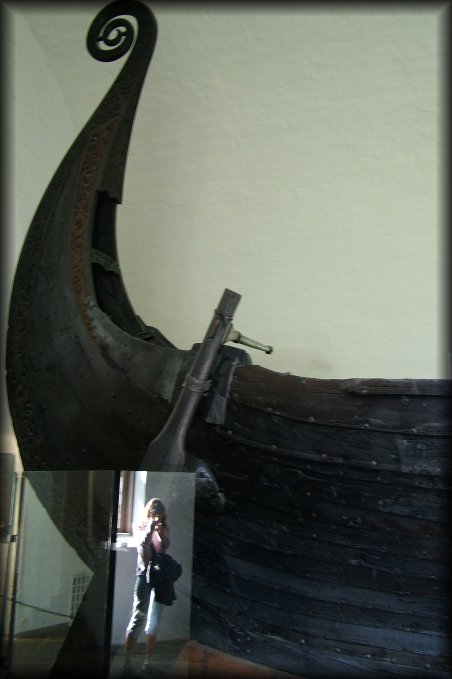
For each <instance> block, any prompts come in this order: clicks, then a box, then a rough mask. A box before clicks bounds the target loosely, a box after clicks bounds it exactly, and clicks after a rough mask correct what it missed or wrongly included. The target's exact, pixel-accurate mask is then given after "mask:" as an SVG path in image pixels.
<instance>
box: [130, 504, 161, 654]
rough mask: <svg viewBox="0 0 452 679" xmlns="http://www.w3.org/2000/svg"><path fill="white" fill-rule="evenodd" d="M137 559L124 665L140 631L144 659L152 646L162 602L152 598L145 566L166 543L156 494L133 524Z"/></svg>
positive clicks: (152, 648)
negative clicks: (143, 632) (136, 522)
mask: <svg viewBox="0 0 452 679" xmlns="http://www.w3.org/2000/svg"><path fill="white" fill-rule="evenodd" d="M134 536H135V538H136V542H137V550H138V560H137V571H136V581H135V589H134V596H133V611H132V616H131V618H130V622H129V624H128V626H127V631H126V643H125V650H126V666H127V664H128V659H129V658H130V652H131V651H132V650H133V648H134V647H135V644H136V642H137V640H138V637H139V636H140V633H141V632H142V630H143V628H144V631H145V634H146V662H145V665H146V664H147V662H148V661H149V660H150V658H151V655H152V652H153V650H154V646H155V640H156V636H157V626H158V622H159V619H160V614H161V612H162V609H163V604H161V603H159V602H158V601H155V591H154V590H153V589H152V587H151V586H150V585H149V584H148V583H147V581H146V570H147V567H148V565H149V563H150V561H152V559H153V558H154V556H155V555H156V554H164V553H165V551H166V550H167V549H168V547H169V527H168V522H167V520H166V511H165V507H164V504H163V502H162V501H161V500H160V499H159V498H152V500H149V502H148V503H147V504H146V506H145V508H144V517H143V521H142V522H141V523H140V524H137V525H134Z"/></svg>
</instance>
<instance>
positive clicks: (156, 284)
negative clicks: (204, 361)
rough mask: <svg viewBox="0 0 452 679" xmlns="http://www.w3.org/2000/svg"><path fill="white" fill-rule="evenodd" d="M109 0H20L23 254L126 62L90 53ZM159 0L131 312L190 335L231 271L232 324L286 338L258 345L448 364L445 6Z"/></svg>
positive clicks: (426, 373) (397, 366) (393, 362)
mask: <svg viewBox="0 0 452 679" xmlns="http://www.w3.org/2000/svg"><path fill="white" fill-rule="evenodd" d="M98 6H99V7H100V5H98V4H96V5H93V6H91V5H87V6H86V7H85V6H84V7H83V8H79V9H77V14H76V15H74V17H75V18H73V17H69V15H68V14H67V12H65V10H64V9H63V8H62V6H61V7H59V8H58V7H53V6H52V7H51V9H50V12H51V14H52V20H51V21H50V22H49V20H48V19H46V17H45V16H44V15H43V14H40V13H39V11H38V9H37V8H36V7H35V8H34V10H33V5H23V6H21V5H20V4H19V3H11V5H9V9H10V11H12V12H13V13H14V15H15V16H16V23H15V24H14V29H15V30H14V34H13V38H12V39H11V42H12V44H11V50H12V54H13V56H14V58H15V64H14V70H13V72H12V81H13V84H14V88H15V89H14V92H15V95H14V100H13V112H14V116H15V126H14V129H13V136H12V147H13V148H12V151H13V159H14V160H15V165H14V174H13V176H14V179H15V181H16V184H15V191H14V193H13V206H12V207H13V210H12V219H11V224H10V228H11V231H12V233H13V238H12V240H11V244H12V246H13V250H14V252H13V254H12V258H13V259H14V258H15V257H16V255H17V248H18V245H19V242H20V240H21V238H22V237H23V234H24V232H25V228H26V225H28V223H29V221H30V219H31V217H32V215H33V212H34V209H35V207H36V205H37V202H38V200H39V198H40V196H41V194H42V191H43V190H44V188H45V186H46V184H47V182H48V180H49V179H50V177H51V175H52V174H53V172H54V170H55V169H56V166H57V165H58V162H59V160H60V159H61V157H62V156H63V154H64V153H65V151H66V149H67V148H68V146H69V144H70V143H71V141H72V139H73V137H74V136H75V134H76V133H77V132H78V130H79V129H80V128H81V126H82V125H83V124H84V122H85V120H86V119H87V117H88V116H89V115H90V114H91V112H92V110H93V108H94V106H95V105H96V103H97V101H98V100H99V99H100V98H101V96H102V95H103V93H104V92H105V89H106V87H107V86H108V83H109V82H110V81H111V79H112V77H113V75H114V73H115V72H116V71H117V68H118V67H119V65H118V64H113V65H105V64H99V63H96V62H93V61H92V60H91V59H90V58H89V56H88V55H86V54H85V48H84V36H85V31H86V29H87V27H88V25H89V22H90V19H91V17H92V15H93V13H94V12H95V11H96V8H97V7H98ZM151 6H153V8H154V11H155V14H156V16H157V19H158V22H159V27H160V28H159V41H158V44H157V49H156V54H155V57H154V60H153V63H152V64H151V68H150V71H149V75H148V78H147V81H146V84H145V88H144V91H143V94H142V99H141V102H140V106H139V109H138V117H137V120H136V124H135V128H134V134H133V137H132V144H131V149H130V154H129V160H128V166H127V172H126V184H125V193H124V205H123V206H122V207H121V209H120V211H119V218H118V219H119V236H118V237H119V252H120V258H121V264H122V268H123V273H124V278H125V282H126V285H127V288H128V292H129V295H130V298H131V300H132V302H133V304H134V306H135V308H136V311H137V313H139V314H140V316H142V318H143V319H144V320H145V321H146V322H148V323H149V324H151V325H155V326H157V327H159V328H160V329H161V330H162V331H163V332H164V333H165V334H166V335H167V336H168V337H169V338H170V339H171V340H172V341H173V342H174V343H175V344H176V345H178V346H179V347H181V348H188V347H190V346H191V345H192V344H193V343H194V342H197V341H200V339H202V337H203V336H204V332H205V329H206V327H207V324H208V322H209V320H210V318H211V314H212V311H213V309H214V308H215V306H216V304H217V302H218V300H219V298H220V295H221V293H222V291H223V289H224V288H225V287H230V288H232V289H234V290H236V291H237V292H239V293H241V294H242V297H243V298H242V301H241V304H240V306H239V308H238V311H237V314H236V320H235V326H236V327H237V329H239V330H240V331H241V332H242V333H244V334H246V335H249V336H252V337H254V338H256V339H258V340H260V341H263V342H266V343H269V344H272V345H274V346H275V352H274V354H273V355H272V356H266V355H262V354H259V353H256V352H251V353H252V357H253V361H254V362H255V363H259V364H261V365H264V366H266V367H268V368H271V369H274V370H278V371H281V372H288V371H290V372H292V373H294V374H299V375H307V376H312V377H338V378H347V377H389V378H393V377H394V378H396V377H410V378H433V377H444V376H446V350H445V347H444V346H443V345H444V334H445V331H444V329H443V327H444V312H443V309H442V305H443V304H444V302H443V293H442V284H441V266H442V264H444V261H443V257H442V255H441V251H442V249H443V248H444V243H443V239H444V229H443V225H442V223H441V220H442V209H441V208H442V204H441V203H442V199H441V189H442V183H441V181H442V180H441V169H442V162H443V158H442V155H441V153H440V147H441V143H442V142H441V134H442V133H443V130H442V127H441V120H443V118H442V117H441V116H442V114H441V110H443V109H442V108H441V107H442V100H441V96H442V86H443V80H442V75H441V68H442V64H441V57H442V52H441V43H440V37H441V32H442V31H444V26H445V20H446V16H445V10H444V9H441V6H438V5H435V4H433V3H432V5H427V4H426V5H425V6H424V7H423V6H421V5H419V6H418V5H413V6H412V7H409V6H407V7H408V10H404V9H403V8H402V6H394V7H393V6H391V5H384V6H382V10H381V11H379V12H377V11H375V10H374V11H370V9H368V8H367V9H366V7H365V5H364V4H363V5H362V6H361V9H359V10H355V9H347V8H342V6H339V7H338V8H334V6H333V9H331V10H327V9H324V10H323V11H319V10H318V9H316V6H315V5H313V6H312V10H311V11H308V10H307V9H306V6H305V5H304V4H300V6H297V5H293V6H288V7H287V8H285V7H284V6H283V5H282V6H281V7H279V6H278V4H277V3H275V5H274V6H272V5H270V4H265V5H263V7H262V8H259V7H258V6H254V5H250V6H249V7H248V8H247V7H246V5H244V9H242V10H241V11H239V10H238V8H237V6H236V5H232V6H231V7H230V8H227V7H225V6H224V7H222V8H221V10H220V11H218V10H216V9H215V6H214V5H213V4H212V6H209V5H206V6H204V5H200V6H199V8H197V7H196V6H193V7H190V6H187V8H186V9H185V8H183V7H182V6H177V5H176V6H174V7H173V8H172V9H168V8H167V7H166V6H165V5H164V4H162V5H161V6H160V5H158V4H155V5H151ZM426 8H430V9H426ZM49 26H50V28H51V29H52V30H50V28H49ZM65 31H66V32H67V35H66V34H65V33H64V32H65ZM50 34H51V35H52V36H53V39H52V40H51V41H50V40H48V36H49V35H50ZM68 36H69V38H70V40H69V43H70V45H69V46H70V48H71V50H74V49H79V50H80V57H79V58H77V59H74V57H73V54H74V52H73V51H71V50H69V51H68V53H67V54H66V51H65V44H67V37H68ZM44 44H45V45H46V50H45V52H44V51H43V45H44ZM74 45H75V47H74ZM78 46H79V47H78ZM46 58H50V59H52V58H53V61H47V62H46ZM87 73H90V74H91V73H94V74H95V75H94V80H93V81H92V82H91V80H90V82H89V83H88V84H87V88H86V92H85V89H84V77H85V74H87ZM106 73H107V74H108V75H105V74H106ZM93 83H94V84H93ZM443 125H444V121H443Z"/></svg>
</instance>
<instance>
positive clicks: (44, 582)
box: [10, 471, 119, 678]
mask: <svg viewBox="0 0 452 679" xmlns="http://www.w3.org/2000/svg"><path fill="white" fill-rule="evenodd" d="M118 489H119V472H112V471H71V472H64V471H45V472H44V471H43V472H41V471H39V472H26V473H24V476H23V486H22V496H21V510H20V524H19V535H18V542H19V555H18V559H17V560H16V578H15V587H14V593H13V611H12V618H11V619H12V623H11V626H10V634H11V637H10V670H11V674H12V676H14V677H15V678H21V677H24V678H25V677H33V678H34V677H37V676H39V677H47V676H48V677H57V676H68V677H69V676H72V675H73V674H74V672H75V673H77V675H78V676H80V674H81V673H83V672H84V671H85V670H86V672H87V673H88V675H89V676H103V675H104V673H105V668H106V667H108V662H109V643H110V633H111V599H112V596H111V588H112V580H113V571H114V551H113V550H112V549H111V546H112V543H111V534H112V526H116V511H117V495H118Z"/></svg>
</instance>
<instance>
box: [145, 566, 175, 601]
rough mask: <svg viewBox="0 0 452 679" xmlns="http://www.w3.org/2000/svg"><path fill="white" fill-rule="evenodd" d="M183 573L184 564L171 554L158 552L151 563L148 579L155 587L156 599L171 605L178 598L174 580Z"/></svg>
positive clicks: (150, 584) (151, 585)
mask: <svg viewBox="0 0 452 679" xmlns="http://www.w3.org/2000/svg"><path fill="white" fill-rule="evenodd" d="M181 575H182V566H181V565H180V563H177V561H175V560H174V559H173V558H172V557H171V556H170V555H169V554H156V555H155V556H154V558H153V559H152V561H151V562H150V564H149V568H148V570H147V574H146V580H147V582H148V583H149V586H150V587H153V588H154V591H155V600H156V601H158V602H159V603H161V604H165V606H171V604H172V603H173V601H174V600H175V599H176V594H175V592H174V582H175V581H176V580H177V579H178V578H180V576H181Z"/></svg>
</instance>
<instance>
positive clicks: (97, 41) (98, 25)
mask: <svg viewBox="0 0 452 679" xmlns="http://www.w3.org/2000/svg"><path fill="white" fill-rule="evenodd" d="M123 15H128V16H133V17H135V19H136V20H137V22H138V31H139V29H140V22H141V21H143V20H144V19H145V17H146V18H148V17H149V12H148V10H147V8H146V7H145V6H143V5H142V4H141V3H140V2H136V1H135V0H127V1H125V0H117V1H116V2H112V3H111V4H109V5H107V6H106V7H104V8H103V9H102V10H101V11H100V12H99V14H98V15H97V16H96V17H95V18H94V20H93V22H92V24H91V27H90V29H89V31H88V35H87V37H86V47H87V49H88V51H89V53H90V54H91V56H92V57H93V58H94V59H97V60H98V61H115V60H116V59H120V58H121V57H122V56H123V55H124V54H126V53H127V52H128V51H129V49H130V47H131V46H132V44H133V42H134V39H135V37H136V31H135V28H134V26H133V25H132V23H131V22H130V21H129V20H128V19H126V18H125V16H123Z"/></svg>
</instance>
